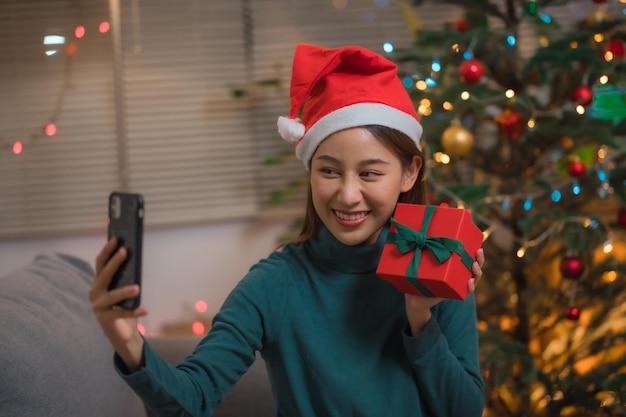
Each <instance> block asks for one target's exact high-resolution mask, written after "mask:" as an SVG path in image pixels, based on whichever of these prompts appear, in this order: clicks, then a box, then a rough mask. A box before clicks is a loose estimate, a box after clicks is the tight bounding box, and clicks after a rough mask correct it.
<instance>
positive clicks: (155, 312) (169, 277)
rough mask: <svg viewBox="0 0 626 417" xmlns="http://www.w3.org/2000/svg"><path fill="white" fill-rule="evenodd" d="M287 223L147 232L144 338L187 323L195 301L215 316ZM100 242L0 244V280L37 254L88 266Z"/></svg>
mask: <svg viewBox="0 0 626 417" xmlns="http://www.w3.org/2000/svg"><path fill="white" fill-rule="evenodd" d="M292 220H293V219H292V218H282V219H274V218H272V219H260V220H255V221H236V222H227V223H219V224H211V225H203V226H186V227H179V228H170V229H147V230H146V233H145V242H144V256H143V262H144V268H143V271H144V275H143V276H144V289H143V300H142V302H143V305H144V306H146V307H147V308H148V311H149V314H148V316H147V317H145V318H142V319H141V323H142V324H143V325H144V326H145V327H146V332H147V333H148V334H158V333H159V332H160V328H161V326H162V325H163V324H164V323H171V322H178V321H181V320H185V319H189V318H190V317H191V315H192V310H193V307H194V304H195V302H196V301H198V300H204V301H206V302H207V304H208V311H207V313H206V315H207V316H212V315H213V314H215V312H217V311H218V309H219V307H220V306H221V304H222V302H223V301H224V299H225V298H226V296H227V295H228V293H229V292H230V290H231V289H232V288H233V287H234V286H235V284H236V283H237V282H238V281H239V279H241V278H242V277H243V276H244V275H245V273H246V272H247V271H248V269H249V267H250V266H251V265H252V264H253V263H255V262H256V261H258V260H259V259H261V258H263V257H265V256H266V255H268V254H269V253H270V252H271V251H272V250H273V249H274V248H275V247H276V243H277V241H278V238H279V236H280V235H281V234H283V233H284V232H285V231H286V230H287V228H288V227H289V224H290V223H291V221H292ZM105 241H106V233H105V232H104V230H103V231H102V233H101V234H92V235H84V236H73V237H59V238H49V239H21V240H11V241H0V275H3V274H5V273H7V272H9V271H12V270H15V269H17V268H20V267H21V266H23V265H25V264H27V263H28V262H30V260H32V259H33V257H35V256H36V255H37V254H39V253H55V252H62V253H68V254H72V255H75V256H79V257H81V258H83V259H85V260H87V261H88V262H89V263H91V264H92V265H93V264H94V262H95V257H96V255H97V253H98V252H99V251H100V248H101V247H102V245H103V244H104V242H105ZM85 296H87V294H85Z"/></svg>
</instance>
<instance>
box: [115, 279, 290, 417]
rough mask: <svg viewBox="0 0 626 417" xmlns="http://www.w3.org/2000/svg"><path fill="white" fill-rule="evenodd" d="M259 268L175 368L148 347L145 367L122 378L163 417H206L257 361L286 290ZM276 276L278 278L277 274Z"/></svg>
mask: <svg viewBox="0 0 626 417" xmlns="http://www.w3.org/2000/svg"><path fill="white" fill-rule="evenodd" d="M265 276H268V275H267V274H264V273H263V271H262V268H261V269H256V270H253V271H251V272H250V273H249V274H248V275H247V276H246V277H245V278H244V279H243V280H242V281H241V282H240V283H239V284H238V285H237V286H236V288H235V289H234V290H233V291H232V292H231V293H230V294H229V296H228V297H227V299H226V301H225V302H224V305H223V306H222V308H221V309H220V311H219V313H218V314H217V315H216V316H215V318H214V319H213V325H212V328H211V330H210V331H209V334H208V335H207V336H206V337H205V338H203V339H202V340H201V341H200V343H199V344H198V346H197V347H196V348H195V350H194V352H193V353H192V354H191V355H190V356H188V357H187V358H186V359H185V360H184V361H182V362H181V363H179V364H178V365H177V366H172V365H170V364H168V363H167V362H165V361H164V360H163V359H162V358H161V357H159V356H158V354H157V353H156V352H155V351H154V350H153V349H152V348H151V346H150V345H149V344H148V343H145V345H144V346H145V348H144V360H145V365H144V366H143V367H142V368H141V369H139V370H138V371H137V372H133V373H130V374H129V373H127V372H125V369H124V365H123V363H121V361H120V360H119V358H117V357H116V360H115V367H116V370H117V371H118V373H119V374H120V375H121V377H122V378H123V379H124V380H125V381H126V382H127V383H128V384H129V385H130V387H131V388H132V389H133V390H134V391H135V392H136V393H137V394H138V395H139V396H140V397H141V398H142V399H143V400H144V402H145V403H146V405H147V406H148V408H150V409H151V410H152V411H153V412H154V413H155V414H156V415H159V416H208V415H211V414H212V413H213V411H214V409H215V407H217V406H218V405H219V404H220V403H221V402H222V401H223V400H224V397H225V396H226V394H227V392H228V391H229V390H230V388H231V387H232V386H233V385H234V384H235V383H236V382H237V381H238V380H239V378H240V377H241V376H242V375H243V374H244V373H245V372H246V371H247V370H248V368H249V367H250V366H251V365H252V363H253V362H254V360H255V358H256V355H255V352H256V351H257V350H261V349H262V348H263V345H264V343H266V341H267V340H268V337H270V336H271V335H272V334H273V332H274V330H273V327H274V325H275V324H276V323H278V322H279V321H280V319H279V318H280V317H282V316H284V315H283V314H282V313H283V312H282V310H281V309H284V301H281V300H284V298H285V297H283V296H282V291H284V286H283V285H280V284H279V283H278V282H277V281H278V280H277V279H273V280H267V279H264V278H263V277H265ZM274 276H276V275H274Z"/></svg>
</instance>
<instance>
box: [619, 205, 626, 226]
mask: <svg viewBox="0 0 626 417" xmlns="http://www.w3.org/2000/svg"><path fill="white" fill-rule="evenodd" d="M617 224H619V225H620V227H623V228H625V229H626V208H622V209H620V210H619V212H618V213H617Z"/></svg>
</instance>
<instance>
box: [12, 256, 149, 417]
mask: <svg viewBox="0 0 626 417" xmlns="http://www.w3.org/2000/svg"><path fill="white" fill-rule="evenodd" d="M93 277H94V271H93V269H92V268H91V266H90V265H89V264H88V263H86V262H85V261H83V260H80V259H78V258H75V257H72V256H68V255H49V256H48V255H40V256H37V257H36V258H35V259H34V260H33V261H32V262H31V263H30V264H28V265H26V266H24V267H23V268H21V269H19V270H16V271H14V272H12V273H9V274H7V275H5V276H2V277H0V410H1V413H0V414H1V415H2V416H3V417H14V416H15V417H18V416H29V417H30V416H64V417H69V416H77V417H78V416H80V417H84V416H99V417H109V416H110V417H120V416H132V417H141V416H146V411H145V407H144V406H143V404H142V402H141V400H140V399H139V398H138V397H137V396H136V395H135V393H134V392H133V391H132V390H131V389H130V388H129V387H128V386H127V385H126V383H125V382H124V381H123V380H122V379H121V378H120V377H119V376H118V375H117V374H116V373H115V371H114V369H113V350H112V348H111V346H110V344H109V343H108V341H107V340H106V338H105V337H104V335H103V333H102V331H101V330H100V327H99V326H98V323H97V321H96V319H95V317H94V315H93V313H92V311H91V304H90V302H89V299H88V292H89V289H90V287H91V283H92V281H93Z"/></svg>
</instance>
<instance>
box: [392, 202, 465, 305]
mask: <svg viewBox="0 0 626 417" xmlns="http://www.w3.org/2000/svg"><path fill="white" fill-rule="evenodd" d="M436 210H437V206H426V211H425V213H424V220H423V223H422V227H421V229H420V231H419V232H417V231H415V230H413V229H411V228H410V227H408V226H405V225H403V224H401V223H399V222H397V221H396V220H395V219H393V218H392V219H390V222H391V223H392V224H393V225H394V226H395V227H396V229H397V230H398V232H397V233H393V232H389V234H388V235H387V240H386V242H387V243H391V244H394V245H396V246H397V247H398V251H399V252H400V253H401V254H403V255H404V254H406V253H409V252H411V251H415V253H414V254H413V258H412V259H411V262H410V263H409V266H408V268H407V270H406V279H407V281H409V283H410V284H411V285H413V286H414V287H415V288H417V289H418V290H419V291H420V292H421V293H422V294H423V295H425V296H426V297H434V296H435V295H434V294H433V293H432V292H431V291H430V290H429V289H428V288H426V287H425V286H424V285H422V284H421V283H420V282H419V280H418V279H417V271H418V270H419V265H420V258H421V256H422V250H423V249H428V250H430V251H431V252H432V254H433V255H434V256H435V259H437V261H438V262H439V263H444V262H445V261H447V260H448V259H450V257H451V256H452V253H456V254H458V255H459V256H460V257H461V262H462V263H463V265H465V266H466V267H467V269H469V270H470V271H471V270H472V265H473V264H474V259H473V258H472V257H471V256H470V254H469V253H467V251H466V250H465V247H464V246H463V243H462V242H461V241H459V240H457V239H452V238H449V237H430V236H428V235H427V234H426V231H427V230H428V226H429V225H430V221H431V219H432V217H433V214H434V213H435V211H436Z"/></svg>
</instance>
